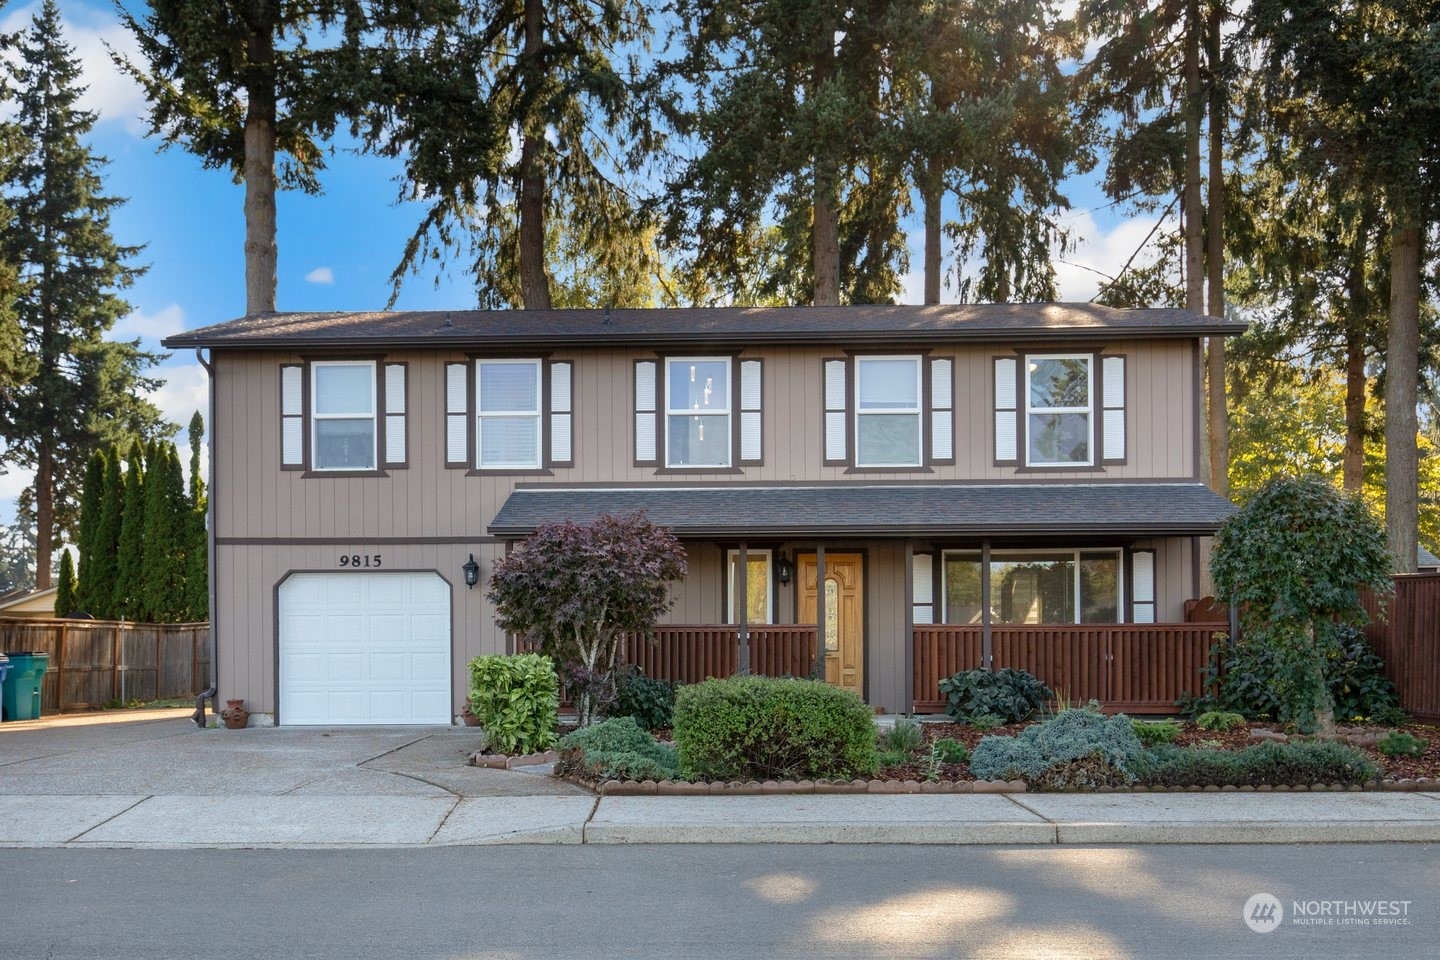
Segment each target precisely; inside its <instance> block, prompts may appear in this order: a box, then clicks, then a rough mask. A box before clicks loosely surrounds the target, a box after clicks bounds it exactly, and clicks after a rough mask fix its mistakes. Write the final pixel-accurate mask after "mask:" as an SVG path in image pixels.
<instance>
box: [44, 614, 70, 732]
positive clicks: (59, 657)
mask: <svg viewBox="0 0 1440 960" xmlns="http://www.w3.org/2000/svg"><path fill="white" fill-rule="evenodd" d="M69 633H70V624H68V623H66V622H65V621H64V620H61V621H60V639H59V641H57V642H56V644H55V712H56V713H60V712H61V711H62V710H64V709H65V640H66V638H67V636H68V635H69ZM40 683H41V688H42V689H43V688H44V683H45V678H44V677H41V678H40ZM40 699H41V702H42V703H43V702H44V699H45V697H44V694H43V693H42V694H41V697H40Z"/></svg>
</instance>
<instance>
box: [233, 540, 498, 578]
mask: <svg viewBox="0 0 1440 960" xmlns="http://www.w3.org/2000/svg"><path fill="white" fill-rule="evenodd" d="M507 539H508V538H505V537H492V536H482V535H479V534H476V535H474V536H468V537H467V536H456V537H216V538H215V545H216V546H217V547H344V546H350V545H352V544H354V545H359V544H366V543H369V544H377V543H378V544H385V545H387V546H404V545H407V544H413V545H416V546H443V545H446V544H455V543H460V544H465V543H479V544H488V543H505V542H506V540H507ZM312 572H315V573H324V572H325V571H323V570H317V571H312ZM382 572H383V571H382ZM391 572H395V571H391Z"/></svg>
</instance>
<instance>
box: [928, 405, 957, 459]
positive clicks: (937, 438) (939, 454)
mask: <svg viewBox="0 0 1440 960" xmlns="http://www.w3.org/2000/svg"><path fill="white" fill-rule="evenodd" d="M930 459H932V460H953V459H955V415H954V413H952V412H951V411H949V410H936V411H934V412H932V413H931V414H930Z"/></svg>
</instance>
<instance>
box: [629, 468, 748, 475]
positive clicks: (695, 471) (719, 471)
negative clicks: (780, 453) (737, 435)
mask: <svg viewBox="0 0 1440 960" xmlns="http://www.w3.org/2000/svg"><path fill="white" fill-rule="evenodd" d="M744 472H745V471H744V470H743V469H741V468H740V467H656V468H655V469H654V470H652V471H651V474H652V475H654V476H657V477H683V476H704V475H707V474H708V475H711V476H721V475H723V474H732V475H733V474H741V473H744Z"/></svg>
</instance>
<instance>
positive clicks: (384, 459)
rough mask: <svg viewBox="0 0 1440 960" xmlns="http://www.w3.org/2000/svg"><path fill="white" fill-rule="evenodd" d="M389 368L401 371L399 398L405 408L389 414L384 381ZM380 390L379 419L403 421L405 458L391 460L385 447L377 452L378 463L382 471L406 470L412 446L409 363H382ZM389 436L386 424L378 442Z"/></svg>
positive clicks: (396, 361)
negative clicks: (400, 393)
mask: <svg viewBox="0 0 1440 960" xmlns="http://www.w3.org/2000/svg"><path fill="white" fill-rule="evenodd" d="M391 367H399V368H400V370H401V371H402V372H401V374H400V376H401V378H402V379H403V380H404V386H403V389H402V393H403V394H404V396H403V397H402V398H401V401H400V402H401V403H403V404H404V407H405V408H404V409H403V410H401V411H400V412H399V413H391V412H390V406H389V389H388V384H387V383H386V382H385V381H386V378H387V377H388V371H389V369H390V368H391ZM380 388H381V390H380V398H379V400H380V402H379V403H378V404H377V405H378V406H380V407H383V408H384V412H383V413H382V414H381V419H382V420H384V419H386V418H388V417H397V416H398V417H400V418H401V419H402V420H403V421H404V424H405V456H404V458H403V459H400V460H391V459H390V458H389V457H388V456H387V454H388V453H389V449H388V447H386V448H382V449H381V450H380V451H379V453H380V457H379V462H380V464H381V465H382V469H391V470H408V469H409V468H410V448H411V446H413V444H412V443H411V436H410V425H411V423H412V420H411V417H410V364H409V362H407V361H405V360H395V361H389V360H386V361H383V362H382V363H381V364H380ZM389 435H390V426H389V423H388V422H387V423H386V424H385V432H384V433H383V434H381V436H380V440H381V441H387V438H388V437H389Z"/></svg>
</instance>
